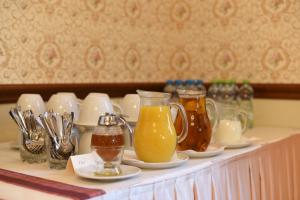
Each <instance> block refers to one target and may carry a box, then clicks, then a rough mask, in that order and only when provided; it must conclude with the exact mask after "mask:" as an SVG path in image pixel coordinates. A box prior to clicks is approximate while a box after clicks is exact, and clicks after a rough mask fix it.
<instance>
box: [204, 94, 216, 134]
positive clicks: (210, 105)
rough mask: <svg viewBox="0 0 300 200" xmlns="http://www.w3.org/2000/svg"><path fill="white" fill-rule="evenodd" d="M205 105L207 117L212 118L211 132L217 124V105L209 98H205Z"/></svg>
mask: <svg viewBox="0 0 300 200" xmlns="http://www.w3.org/2000/svg"><path fill="white" fill-rule="evenodd" d="M206 107H207V110H208V113H209V117H210V118H212V119H213V122H212V130H213V132H215V130H216V128H217V125H218V107H217V104H216V102H215V101H214V100H213V99H211V98H207V99H206ZM212 113H214V116H213V117H212V116H211V114H212Z"/></svg>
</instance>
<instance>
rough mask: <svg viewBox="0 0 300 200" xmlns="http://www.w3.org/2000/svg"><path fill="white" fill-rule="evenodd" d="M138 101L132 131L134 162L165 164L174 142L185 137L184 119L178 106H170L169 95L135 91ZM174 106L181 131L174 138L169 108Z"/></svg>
mask: <svg viewBox="0 0 300 200" xmlns="http://www.w3.org/2000/svg"><path fill="white" fill-rule="evenodd" d="M137 93H138V95H139V96H140V99H141V102H140V103H141V105H140V112H139V117H138V121H137V124H136V127H135V130H134V149H135V152H136V155H137V157H138V159H140V160H142V161H145V162H168V161H170V160H171V158H172V156H173V154H174V152H175V149H176V144H177V142H182V141H183V140H184V139H185V137H186V136H187V131H188V127H187V118H186V113H185V111H184V108H183V106H182V105H180V104H177V103H170V102H169V100H170V96H171V95H170V94H169V93H162V92H149V91H142V90H137ZM171 106H175V107H176V108H177V109H178V110H179V112H180V114H181V119H182V122H181V123H182V124H183V126H182V127H183V128H182V130H181V133H180V134H179V136H177V134H176V131H175V127H174V125H173V121H172V117H171V110H170V107H171Z"/></svg>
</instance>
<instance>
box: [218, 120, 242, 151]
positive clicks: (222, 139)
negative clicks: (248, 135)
mask: <svg viewBox="0 0 300 200" xmlns="http://www.w3.org/2000/svg"><path fill="white" fill-rule="evenodd" d="M242 134H243V130H242V124H241V122H240V121H239V120H227V119H222V120H220V122H219V125H218V128H217V131H216V133H215V141H216V142H217V143H221V144H225V145H229V144H234V143H237V142H239V141H240V139H241V136H242Z"/></svg>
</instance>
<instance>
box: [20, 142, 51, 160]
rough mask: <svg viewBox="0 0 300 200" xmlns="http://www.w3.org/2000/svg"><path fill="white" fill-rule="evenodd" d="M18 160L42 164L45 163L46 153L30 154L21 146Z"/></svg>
mask: <svg viewBox="0 0 300 200" xmlns="http://www.w3.org/2000/svg"><path fill="white" fill-rule="evenodd" d="M20 158H21V160H22V161H23V162H27V163H30V164H32V163H43V162H46V161H47V153H46V151H45V152H43V153H40V154H32V153H30V152H29V151H27V150H26V149H24V147H23V146H21V147H20Z"/></svg>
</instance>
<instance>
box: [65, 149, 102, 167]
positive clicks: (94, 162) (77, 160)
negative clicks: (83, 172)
mask: <svg viewBox="0 0 300 200" xmlns="http://www.w3.org/2000/svg"><path fill="white" fill-rule="evenodd" d="M70 160H71V162H72V168H73V170H74V171H76V170H79V169H82V168H85V167H88V166H97V167H98V169H99V170H101V169H103V160H102V159H101V158H100V157H99V156H98V155H97V153H96V152H95V151H93V152H91V153H88V154H81V155H75V156H71V157H70ZM67 168H68V167H67Z"/></svg>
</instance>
